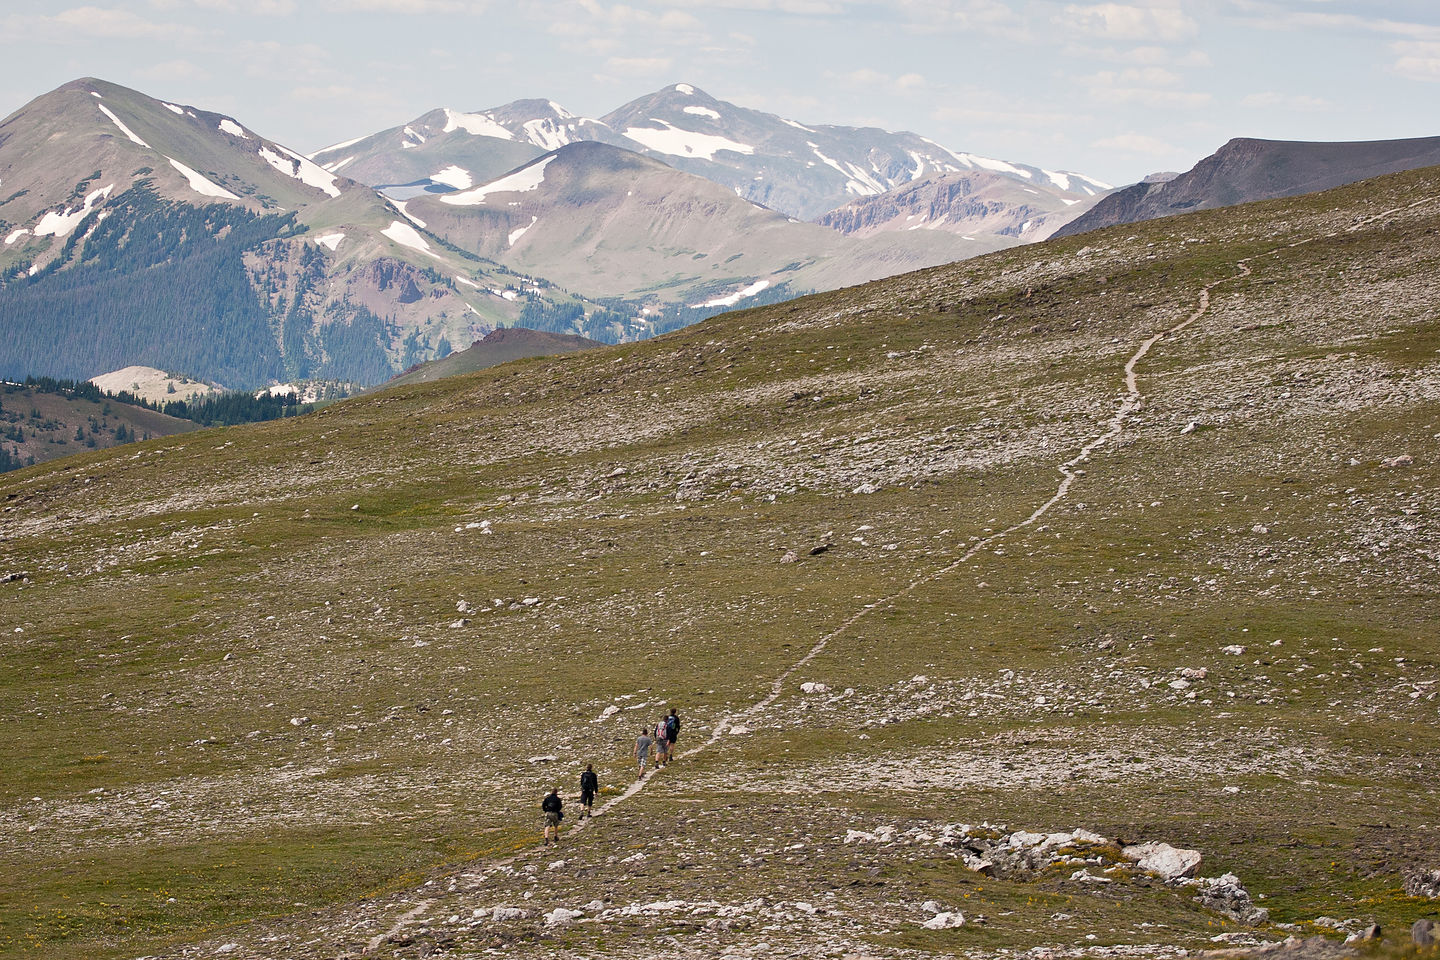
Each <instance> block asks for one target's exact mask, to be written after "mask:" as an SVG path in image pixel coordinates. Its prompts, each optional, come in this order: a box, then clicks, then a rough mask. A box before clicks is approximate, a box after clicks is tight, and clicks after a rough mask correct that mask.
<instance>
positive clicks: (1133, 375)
mask: <svg viewBox="0 0 1440 960" xmlns="http://www.w3.org/2000/svg"><path fill="white" fill-rule="evenodd" d="M1389 212H1390V211H1387V214H1388V213H1389ZM1383 215H1384V214H1382V216H1383ZM1375 219H1379V218H1378V217H1377V218H1375ZM1352 229H1353V228H1352ZM1301 242H1302V243H1303V242H1306V241H1301ZM1253 259H1255V257H1247V258H1245V259H1243V260H1239V261H1236V264H1235V266H1236V270H1237V272H1236V273H1235V274H1234V275H1232V276H1229V277H1223V278H1221V279H1219V280H1212V281H1211V282H1210V283H1207V284H1205V286H1203V287H1201V288H1200V297H1199V302H1198V303H1197V305H1196V307H1195V310H1194V312H1193V313H1191V314H1190V315H1189V316H1187V317H1186V318H1185V319H1184V320H1182V321H1180V322H1179V323H1177V324H1175V325H1174V326H1172V327H1169V328H1167V329H1165V330H1162V331H1160V332H1159V333H1156V334H1154V335H1152V336H1150V337H1149V338H1148V339H1146V340H1145V341H1144V342H1142V343H1141V344H1140V346H1139V347H1138V348H1137V349H1136V350H1135V352H1134V353H1133V354H1131V356H1130V359H1129V360H1127V361H1126V363H1125V368H1124V372H1125V396H1124V398H1123V399H1122V400H1121V402H1120V406H1119V407H1118V408H1117V409H1116V411H1115V413H1114V415H1112V416H1111V417H1110V419H1109V420H1107V421H1106V422H1105V429H1104V430H1103V431H1101V433H1100V434H1099V435H1097V436H1096V437H1095V438H1094V439H1092V440H1090V441H1089V442H1087V443H1086V444H1085V445H1084V446H1083V447H1081V448H1080V451H1079V453H1077V454H1075V456H1073V457H1071V458H1070V459H1069V460H1066V461H1065V462H1064V463H1061V464H1060V465H1059V466H1058V467H1057V468H1056V469H1057V470H1058V471H1059V473H1060V475H1061V479H1060V484H1059V486H1058V487H1057V488H1056V489H1055V493H1054V494H1053V495H1052V496H1051V497H1050V499H1048V500H1046V501H1045V502H1044V503H1042V504H1041V505H1040V506H1038V507H1036V508H1035V510H1034V511H1033V512H1032V513H1031V514H1030V515H1029V516H1028V517H1026V518H1025V519H1023V520H1020V521H1017V522H1016V523H1013V524H1011V525H1010V526H1008V527H1005V528H1004V529H1002V530H999V531H996V532H995V533H992V534H989V535H988V536H985V537H982V538H980V539H979V540H976V541H975V542H974V543H972V544H971V545H970V546H969V547H968V548H967V549H966V550H965V552H964V553H962V554H961V555H960V556H959V557H957V558H956V559H955V560H952V561H951V562H950V563H948V564H946V565H945V566H943V567H940V568H939V569H937V570H932V571H931V572H929V573H927V574H924V575H923V576H920V577H917V578H916V579H914V580H912V581H910V582H909V583H908V584H906V585H905V586H904V587H902V588H900V589H899V590H896V591H895V592H894V593H891V594H888V595H886V596H884V597H881V598H879V599H877V600H875V601H873V602H871V603H867V604H865V605H864V606H863V607H861V608H860V609H859V610H857V611H855V612H854V613H853V614H851V615H850V616H849V617H847V618H846V619H845V620H844V621H843V622H842V623H841V624H840V625H839V626H837V627H836V628H835V629H833V630H831V631H830V632H829V633H827V634H825V635H824V636H822V637H820V639H819V640H817V641H816V642H815V644H814V645H813V646H811V647H810V649H809V650H808V651H807V652H806V653H805V655H804V656H802V657H801V658H800V659H799V660H796V661H795V662H794V663H792V664H791V665H790V666H788V667H786V668H785V669H784V670H783V671H782V672H781V673H780V675H779V676H777V677H776V678H775V679H774V681H772V682H771V684H770V690H769V692H768V693H767V694H766V695H765V696H764V697H763V698H761V699H760V700H757V701H756V702H755V703H753V704H751V705H750V706H748V707H745V708H744V709H741V710H738V711H735V712H733V713H730V714H728V715H726V716H725V717H724V718H722V719H721V720H720V721H719V722H718V723H716V724H715V728H714V730H713V731H711V733H710V736H709V737H708V738H707V739H705V740H703V741H701V742H700V743H699V744H697V745H696V746H695V747H693V748H692V749H690V750H687V751H686V754H685V755H686V756H687V757H694V756H697V755H698V754H701V753H703V752H704V751H705V750H706V749H707V748H708V747H710V746H713V745H714V744H715V743H717V742H719V741H720V739H721V738H723V737H724V736H725V734H726V733H727V732H729V731H730V730H731V729H733V728H734V727H735V726H736V725H737V723H738V722H739V721H742V720H745V719H748V718H751V717H754V716H756V715H758V714H760V713H763V712H764V711H765V710H767V709H769V707H770V706H771V705H772V704H774V703H775V701H776V700H778V699H779V698H780V696H781V694H782V693H783V692H784V689H785V683H786V681H788V680H789V679H790V678H791V677H793V676H794V675H795V673H796V672H797V671H799V670H800V669H802V668H803V667H804V666H805V665H806V664H808V663H810V662H811V661H812V660H814V659H815V658H816V657H818V656H820V654H822V653H824V652H825V649H826V647H828V646H829V645H830V642H831V641H832V640H836V639H838V638H840V637H842V636H844V635H845V634H847V633H849V632H850V630H852V629H853V628H854V627H855V626H856V625H857V624H859V623H860V622H861V621H863V620H864V619H865V618H867V617H868V616H870V614H872V613H873V612H875V611H876V610H878V609H881V608H884V607H888V606H890V605H892V604H894V603H896V602H897V601H900V600H903V599H905V598H906V597H908V596H910V595H911V594H913V593H915V592H916V591H917V590H919V589H921V588H922V587H924V586H926V585H928V584H930V583H933V582H935V581H936V580H939V579H941V578H942V577H945V576H948V575H949V574H951V573H953V572H954V571H955V570H957V569H958V568H959V567H960V566H961V565H962V564H965V563H968V562H969V561H970V560H971V559H972V558H973V557H974V556H975V555H976V554H977V553H979V552H980V551H981V550H984V549H985V548H986V547H988V546H990V545H992V544H994V543H995V542H997V541H999V540H1003V539H1004V538H1005V537H1008V536H1010V535H1011V534H1014V533H1017V532H1019V531H1021V530H1024V529H1026V528H1027V527H1030V526H1032V525H1034V524H1035V523H1036V522H1037V521H1038V520H1040V518H1042V517H1044V516H1045V515H1046V514H1047V513H1049V512H1050V510H1051V509H1052V508H1054V507H1055V505H1056V504H1058V503H1060V501H1062V500H1064V499H1065V498H1066V497H1067V496H1069V494H1070V488H1071V487H1072V486H1073V485H1074V483H1075V481H1076V480H1077V479H1078V478H1079V476H1080V475H1079V474H1077V473H1076V469H1077V468H1078V467H1079V466H1080V465H1081V464H1082V463H1085V462H1086V461H1088V460H1089V459H1090V456H1091V454H1093V453H1094V452H1095V451H1096V450H1098V449H1099V448H1100V447H1102V446H1104V445H1105V444H1107V443H1109V442H1110V441H1111V440H1114V439H1115V438H1116V437H1118V436H1119V435H1120V434H1121V433H1122V432H1123V431H1124V429H1125V421H1126V420H1127V419H1128V418H1129V417H1130V415H1131V414H1132V413H1134V412H1135V411H1136V410H1137V409H1138V408H1139V407H1140V405H1141V403H1142V402H1143V396H1142V394H1141V393H1140V384H1139V378H1138V373H1137V371H1136V367H1137V366H1138V365H1139V363H1140V361H1142V360H1144V359H1145V357H1146V355H1147V354H1149V352H1150V348H1151V347H1153V346H1155V344H1157V343H1159V342H1160V341H1161V340H1163V339H1165V338H1166V337H1170V336H1174V335H1175V334H1177V333H1180V332H1181V331H1182V330H1184V329H1185V328H1186V327H1189V326H1190V325H1191V324H1193V323H1195V322H1196V321H1197V320H1199V319H1200V318H1201V317H1203V316H1205V314H1206V313H1208V312H1209V311H1210V291H1211V290H1213V289H1214V288H1215V287H1217V286H1219V285H1221V284H1223V283H1230V282H1231V281H1234V280H1239V279H1243V278H1245V277H1248V276H1249V275H1250V273H1251V269H1250V264H1249V261H1250V260H1253ZM654 779H655V778H654V776H653V775H651V776H649V777H646V778H645V779H643V780H636V781H635V782H634V783H632V784H630V785H629V786H628V787H627V788H626V789H625V791H624V792H623V793H620V794H618V795H616V796H614V797H611V798H610V799H609V800H607V801H606V802H605V803H604V804H602V805H601V806H600V807H599V808H598V809H597V810H596V811H595V817H597V818H598V817H603V816H604V815H605V814H607V813H609V812H610V811H611V810H614V809H615V808H616V807H618V806H620V805H622V804H624V803H625V802H627V801H628V800H630V799H631V798H632V797H634V796H635V795H636V794H638V793H640V792H641V791H642V790H644V789H645V787H646V786H648V785H649V784H650V783H652V782H653V781H654ZM593 822H594V818H591V819H589V820H581V821H579V822H577V823H576V824H575V825H574V826H573V827H571V828H570V830H569V833H570V834H571V835H572V836H573V835H575V834H577V833H581V832H583V831H584V830H586V829H587V828H588V827H589V826H590V825H591V824H592V823H593ZM539 849H544V848H543V847H541V848H531V849H527V850H522V851H520V852H519V853H516V854H514V855H512V856H509V857H506V858H503V859H500V860H493V861H490V865H491V866H492V867H501V866H508V865H510V864H513V863H515V862H516V861H518V860H521V859H523V858H524V857H526V856H527V855H529V854H531V853H532V852H534V850H539ZM435 899H438V897H437V898H427V899H422V900H421V901H420V902H419V903H417V904H415V905H414V906H413V907H412V908H411V909H409V910H407V911H406V912H405V913H403V914H401V915H400V916H399V917H398V918H396V920H395V923H394V924H393V925H392V926H391V927H390V928H389V929H387V930H386V931H385V932H383V933H379V934H376V935H375V936H374V937H372V938H371V939H370V941H369V943H368V944H367V946H366V949H365V952H366V953H373V952H374V951H375V950H377V949H379V947H380V945H381V944H382V943H384V942H385V941H386V940H387V939H389V938H391V937H394V936H395V935H397V934H399V933H400V931H402V930H403V929H404V928H405V927H406V926H408V925H409V924H410V923H412V922H414V921H415V920H417V919H419V918H420V917H421V916H423V915H424V914H425V912H426V911H427V910H428V909H429V908H430V906H431V905H432V904H433V903H434V902H435Z"/></svg>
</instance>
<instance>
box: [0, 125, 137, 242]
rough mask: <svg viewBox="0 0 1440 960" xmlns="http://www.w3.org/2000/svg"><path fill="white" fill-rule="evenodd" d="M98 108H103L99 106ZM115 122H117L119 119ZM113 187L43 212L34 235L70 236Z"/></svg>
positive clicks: (96, 191) (93, 192)
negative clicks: (74, 204)
mask: <svg viewBox="0 0 1440 960" xmlns="http://www.w3.org/2000/svg"><path fill="white" fill-rule="evenodd" d="M100 109H102V110H103V109H105V108H104V107H101V108H100ZM116 122H117V123H118V122H119V121H116ZM113 189H115V184H113V183H112V184H110V185H109V186H105V187H101V188H100V189H99V190H95V191H92V192H90V193H89V194H86V196H85V202H84V203H83V204H82V205H80V206H78V207H76V208H74V209H70V208H66V210H65V212H64V213H56V212H54V211H53V210H52V211H51V212H50V213H47V214H45V216H43V217H41V218H40V222H39V223H37V224H35V236H37V237H68V236H70V234H71V232H72V231H74V229H75V228H76V227H78V226H80V221H82V220H84V219H85V218H86V217H87V216H89V215H90V211H91V209H92V208H94V206H95V202H96V201H97V200H99V199H100V198H101V197H106V198H108V197H109V196H110V191H111V190H113ZM11 236H14V234H11ZM6 242H7V243H8V242H9V241H8V240H7V241H6Z"/></svg>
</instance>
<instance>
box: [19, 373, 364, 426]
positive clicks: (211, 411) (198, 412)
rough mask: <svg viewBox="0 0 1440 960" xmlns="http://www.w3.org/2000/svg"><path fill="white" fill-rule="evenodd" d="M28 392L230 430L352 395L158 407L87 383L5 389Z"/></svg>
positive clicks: (336, 389)
mask: <svg viewBox="0 0 1440 960" xmlns="http://www.w3.org/2000/svg"><path fill="white" fill-rule="evenodd" d="M25 388H28V389H31V390H34V391H36V392H38V393H56V394H60V395H62V396H66V397H72V398H76V399H80V400H93V401H95V402H96V403H104V402H107V401H114V402H116V403H125V404H129V405H130V406H133V407H144V408H145V409H147V410H154V411H156V412H157V413H163V414H165V415H166V416H170V417H175V418H177V419H180V420H191V421H193V422H195V423H198V424H200V425H201V426H205V427H228V426H234V425H235V424H238V423H259V422H261V421H263V420H279V419H280V418H281V417H294V416H298V415H300V414H302V413H309V412H310V411H312V410H314V409H316V408H317V407H320V406H322V405H324V403H326V402H328V401H330V400H334V399H339V398H341V397H345V396H349V394H350V393H351V388H350V387H349V386H348V385H342V384H332V385H329V387H328V388H327V389H326V390H324V391H322V392H323V394H324V396H323V398H322V399H321V400H320V401H318V402H316V403H301V402H300V398H299V396H298V395H297V394H294V393H280V394H274V395H272V394H270V393H261V394H260V395H259V396H256V395H255V394H254V393H252V392H250V391H247V390H234V391H223V392H219V393H211V394H207V395H205V396H202V397H195V398H192V399H189V400H166V401H163V402H158V403H157V402H155V401H152V400H144V399H142V398H140V397H137V396H135V395H134V394H132V393H130V392H129V391H126V390H122V391H120V392H119V393H105V392H104V391H103V390H101V389H100V388H99V387H97V386H96V385H95V384H93V383H91V382H90V381H88V380H66V379H59V378H56V377H34V376H31V377H26V378H25V381H24V383H20V384H14V383H7V384H5V388H4V389H5V392H6V393H13V392H14V391H16V390H20V389H25Z"/></svg>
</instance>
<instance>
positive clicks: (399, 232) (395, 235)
mask: <svg viewBox="0 0 1440 960" xmlns="http://www.w3.org/2000/svg"><path fill="white" fill-rule="evenodd" d="M380 232H381V233H382V234H384V235H385V236H387V237H389V238H390V239H391V240H394V241H395V242H396V243H398V244H400V245H401V246H402V247H409V248H410V249H412V250H419V251H420V252H421V253H428V254H430V255H431V256H432V257H433V256H435V254H434V253H433V252H432V251H431V250H430V244H428V243H426V242H425V238H424V237H422V236H420V233H419V231H417V230H416V229H415V228H414V227H412V226H410V224H408V223H401V222H400V221H399V220H391V221H390V226H388V227H386V228H385V229H384V230H381V231H380Z"/></svg>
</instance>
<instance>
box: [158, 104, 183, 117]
mask: <svg viewBox="0 0 1440 960" xmlns="http://www.w3.org/2000/svg"><path fill="white" fill-rule="evenodd" d="M160 106H162V107H164V108H165V109H166V110H169V111H170V112H171V113H173V114H176V115H177V116H181V117H183V116H185V110H184V108H183V107H177V106H176V105H175V104H173V103H166V102H165V101H164V100H161V101H160Z"/></svg>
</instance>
